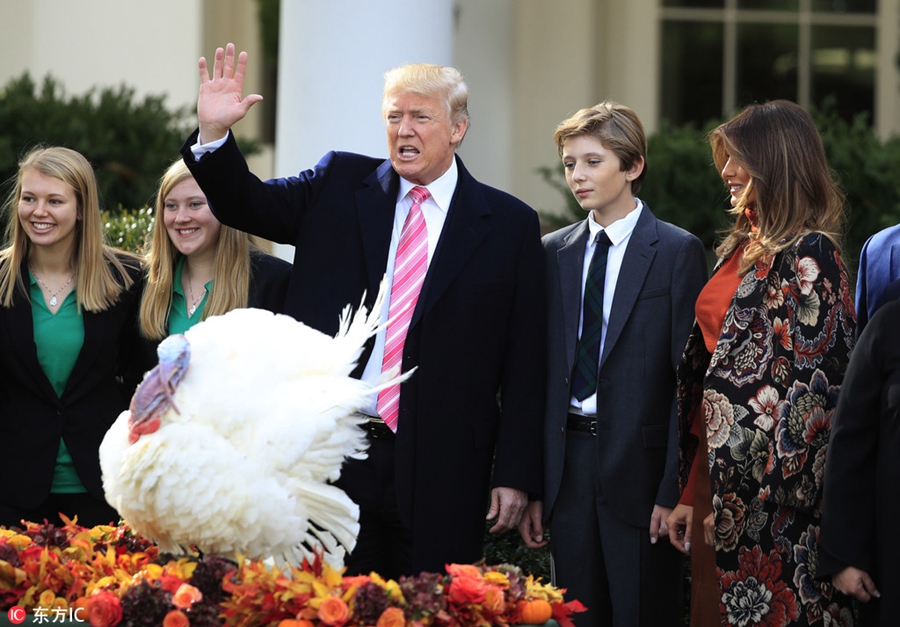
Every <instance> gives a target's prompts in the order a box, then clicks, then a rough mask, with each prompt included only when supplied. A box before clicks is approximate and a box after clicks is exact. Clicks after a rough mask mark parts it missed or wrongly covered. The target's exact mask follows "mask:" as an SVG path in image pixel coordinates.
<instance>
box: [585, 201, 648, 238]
mask: <svg viewBox="0 0 900 627" xmlns="http://www.w3.org/2000/svg"><path fill="white" fill-rule="evenodd" d="M634 202H635V207H634V209H632V210H631V211H629V212H628V213H627V214H625V216H624V217H622V218H619V219H618V220H616V221H615V222H613V223H612V224H610V225H609V226H607V227H606V228H605V229H604V228H603V227H602V226H600V225H599V224H597V222H596V221H594V213H593V212H588V229H589V230H590V232H591V238H590V239H589V240H588V245H589V246H590V245H591V244H593V243H594V240H595V239H597V233H599V232H600V231H604V230H605V231H606V235H607V236H608V237H609V241H611V242H612V245H613V246H618V245H619V243H620V242H621V241H622V240H623V239H625V238H626V237H628V235H629V234H630V233H631V232H632V231H633V230H634V227H635V226H637V222H638V219H639V218H640V217H641V209H643V207H644V203H643V202H641V199H640V198H635V199H634Z"/></svg>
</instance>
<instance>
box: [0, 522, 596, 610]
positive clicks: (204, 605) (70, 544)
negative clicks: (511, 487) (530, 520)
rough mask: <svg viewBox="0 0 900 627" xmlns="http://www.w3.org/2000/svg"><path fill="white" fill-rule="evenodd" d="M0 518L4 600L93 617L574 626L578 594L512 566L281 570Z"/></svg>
mask: <svg viewBox="0 0 900 627" xmlns="http://www.w3.org/2000/svg"><path fill="white" fill-rule="evenodd" d="M64 522H65V523H66V524H65V525H64V526H62V527H56V526H54V525H52V524H36V523H26V524H25V527H24V528H23V529H5V528H2V527H0V610H2V611H3V612H7V611H8V610H9V609H10V608H12V607H16V606H17V607H21V608H23V609H24V610H26V611H27V612H29V613H31V614H34V616H35V619H38V617H42V618H43V619H45V620H46V621H53V622H57V621H60V620H66V619H68V620H77V621H83V622H85V623H87V624H90V625H91V626H92V627H114V626H117V625H120V626H122V627H137V626H142V625H146V626H148V627H149V626H155V627H158V626H159V625H162V626H163V627H188V626H190V627H209V626H213V625H216V626H219V625H222V626H234V627H251V626H252V627H256V626H269V625H272V626H276V627H322V626H325V627H362V626H374V627H429V626H437V627H465V626H469V625H472V626H475V625H477V626H484V627H488V626H491V625H499V626H505V625H518V624H541V623H544V622H547V621H548V620H550V619H551V618H552V619H554V620H556V622H557V623H559V625H560V626H561V627H571V626H572V620H571V618H570V614H571V613H572V612H577V611H582V610H583V607H582V605H581V604H580V603H579V602H578V601H569V602H566V601H565V600H564V598H563V592H564V591H563V590H559V589H556V588H554V587H553V586H550V585H548V584H544V583H541V582H540V581H539V580H538V581H536V580H535V579H534V578H533V577H532V576H531V575H525V574H524V573H522V572H521V570H520V569H519V568H517V567H515V566H510V565H500V566H485V565H471V564H466V565H461V564H451V565H449V566H448V567H447V573H446V574H442V573H441V574H439V573H422V574H421V575H419V576H417V577H401V578H400V580H399V581H393V580H385V579H382V578H381V577H379V576H378V575H377V574H374V573H373V574H371V575H368V576H360V577H349V576H347V577H345V576H343V575H342V574H341V572H340V571H337V570H334V569H332V568H331V567H329V566H328V565H327V564H326V563H324V562H323V561H322V560H321V559H316V560H314V561H313V562H312V563H304V564H303V566H302V567H301V568H293V569H291V570H290V572H285V571H283V570H280V569H278V568H275V567H273V566H271V565H269V564H266V563H264V562H261V561H253V560H242V561H241V563H236V562H232V561H229V560H226V559H223V558H220V557H215V556H208V555H207V556H199V555H194V556H190V557H177V556H172V555H168V554H160V553H159V551H158V549H157V547H156V545H155V544H153V543H152V542H150V541H148V540H145V539H143V538H141V537H139V536H137V535H136V534H134V533H133V532H132V530H131V529H130V528H129V527H128V525H127V524H124V523H123V524H121V525H118V526H114V527H113V526H99V527H93V528H91V529H88V528H86V527H81V526H79V525H78V524H77V522H73V521H70V520H65V521H64Z"/></svg>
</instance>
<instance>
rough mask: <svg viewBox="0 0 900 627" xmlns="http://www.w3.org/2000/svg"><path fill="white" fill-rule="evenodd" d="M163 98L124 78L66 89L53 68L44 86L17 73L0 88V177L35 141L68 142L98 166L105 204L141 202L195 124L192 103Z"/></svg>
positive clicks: (146, 199)
mask: <svg viewBox="0 0 900 627" xmlns="http://www.w3.org/2000/svg"><path fill="white" fill-rule="evenodd" d="M164 104H165V98H164V97H163V96H146V97H144V98H143V100H137V99H136V98H135V94H134V89H132V88H129V87H126V86H124V85H122V86H120V87H118V88H104V89H101V90H99V91H98V90H96V89H92V90H90V91H89V92H87V93H86V94H84V95H82V96H72V97H67V96H66V95H65V93H64V90H63V88H62V86H61V85H60V84H59V83H58V82H57V81H56V80H55V79H53V78H52V77H50V76H47V77H46V78H45V79H44V82H43V84H42V85H41V86H40V88H38V86H37V85H36V84H35V82H34V81H32V80H31V78H30V77H29V76H28V74H24V75H23V76H21V77H20V78H16V79H13V80H12V81H10V82H9V83H8V84H7V85H6V86H5V87H4V88H3V89H2V90H0V180H4V181H6V180H9V179H10V178H11V177H13V176H15V174H16V170H17V163H18V161H19V159H20V158H21V157H22V156H23V155H24V154H25V153H27V152H28V151H29V150H30V149H31V148H33V147H35V146H37V145H52V146H65V147H68V148H72V149H73V150H77V151H78V152H80V153H81V154H83V155H84V156H85V157H86V158H87V159H88V161H90V162H91V164H92V165H93V166H94V169H95V171H96V173H97V182H98V185H99V187H100V197H101V203H102V204H103V206H106V207H118V206H123V207H143V206H144V205H146V204H148V203H149V202H150V201H151V198H152V197H153V194H154V192H155V190H156V184H157V181H158V180H159V177H160V176H162V173H163V172H164V171H165V169H166V168H167V167H168V166H169V164H170V163H172V161H174V160H175V159H177V158H178V156H179V153H178V150H179V148H180V147H181V144H182V143H183V142H184V139H185V138H186V137H187V135H188V133H189V132H190V131H191V128H192V127H193V122H192V121H191V119H190V117H189V115H190V111H189V110H188V109H186V108H182V109H177V110H175V111H169V110H168V109H166V108H165V106H164Z"/></svg>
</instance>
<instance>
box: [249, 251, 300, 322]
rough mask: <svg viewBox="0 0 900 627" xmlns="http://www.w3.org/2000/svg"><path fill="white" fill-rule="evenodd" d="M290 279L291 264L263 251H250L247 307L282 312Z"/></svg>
mask: <svg viewBox="0 0 900 627" xmlns="http://www.w3.org/2000/svg"><path fill="white" fill-rule="evenodd" d="M290 279H291V264H289V263H288V262H287V261H285V260H284V259H279V258H278V257H273V256H272V255H268V254H266V253H264V252H260V251H256V250H254V251H250V293H249V294H248V298H247V306H248V307H256V308H257V309H268V310H269V311H273V312H275V313H284V299H285V298H286V297H287V288H288V283H289V282H290Z"/></svg>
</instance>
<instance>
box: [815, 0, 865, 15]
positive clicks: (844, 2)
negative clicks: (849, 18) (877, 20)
mask: <svg viewBox="0 0 900 627" xmlns="http://www.w3.org/2000/svg"><path fill="white" fill-rule="evenodd" d="M812 8H813V11H821V12H823V13H875V0H813V3H812Z"/></svg>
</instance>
